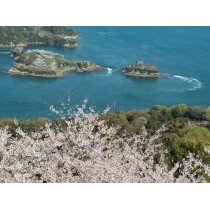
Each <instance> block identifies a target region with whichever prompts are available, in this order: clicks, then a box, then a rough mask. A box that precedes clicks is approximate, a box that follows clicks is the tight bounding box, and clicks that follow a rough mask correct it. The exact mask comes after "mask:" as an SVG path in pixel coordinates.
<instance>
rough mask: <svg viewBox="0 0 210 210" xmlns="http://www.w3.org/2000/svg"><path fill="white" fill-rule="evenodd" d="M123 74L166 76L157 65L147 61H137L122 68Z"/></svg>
mask: <svg viewBox="0 0 210 210" xmlns="http://www.w3.org/2000/svg"><path fill="white" fill-rule="evenodd" d="M121 72H122V74H123V75H126V76H136V77H146V78H147V77H153V78H155V77H164V75H163V74H161V73H160V72H159V71H158V69H157V68H156V66H153V65H151V64H148V63H145V62H144V61H137V62H136V63H135V64H131V65H129V66H126V67H123V68H122V70H121Z"/></svg>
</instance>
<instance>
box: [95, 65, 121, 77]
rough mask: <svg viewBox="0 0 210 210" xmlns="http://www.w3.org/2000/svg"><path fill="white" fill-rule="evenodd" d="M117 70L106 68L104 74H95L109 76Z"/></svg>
mask: <svg viewBox="0 0 210 210" xmlns="http://www.w3.org/2000/svg"><path fill="white" fill-rule="evenodd" d="M116 71H117V70H113V69H112V68H109V67H108V68H106V71H105V74H101V75H97V77H109V76H111V75H112V74H113V73H114V72H116Z"/></svg>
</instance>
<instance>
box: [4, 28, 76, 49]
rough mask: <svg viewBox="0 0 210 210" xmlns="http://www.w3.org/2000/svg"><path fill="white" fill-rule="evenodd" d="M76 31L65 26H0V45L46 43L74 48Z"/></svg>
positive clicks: (20, 45)
mask: <svg viewBox="0 0 210 210" xmlns="http://www.w3.org/2000/svg"><path fill="white" fill-rule="evenodd" d="M77 38H78V35H77V33H76V32H75V31H74V30H73V29H72V28H67V27H65V26H0V47H2V48H4V47H25V46H27V45H34V44H47V45H55V46H62V47H70V48H76V47H77V43H76V39H77Z"/></svg>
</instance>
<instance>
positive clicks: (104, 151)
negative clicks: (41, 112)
mask: <svg viewBox="0 0 210 210" xmlns="http://www.w3.org/2000/svg"><path fill="white" fill-rule="evenodd" d="M86 103H87V101H86V100H85V101H84V104H83V105H82V106H81V107H76V109H74V110H72V109H68V112H67V115H65V116H64V115H63V117H62V119H63V120H64V121H65V124H66V126H65V128H62V127H60V126H59V125H58V126H57V127H55V126H53V125H52V123H49V122H48V123H46V124H45V126H44V127H43V128H42V129H41V131H39V132H30V133H26V132H24V131H23V130H22V129H21V128H20V127H19V126H18V123H17V122H15V123H16V131H15V135H14V134H12V133H10V132H9V129H8V126H6V127H5V128H4V129H0V182H6V183H11V182H12V183H17V182H21V183H25V182H30V183H31V182H32V183H37V182H39V183H49V182H50V183H57V182H60V183H73V182H78V183H87V182H88V183H89V182H91V183H103V182H105V183H110V182H111V183H131V182H132V183H150V182H152V183H155V182H158V183H165V182H206V177H209V175H210V167H209V166H208V165H205V164H203V163H202V161H201V160H200V159H199V157H197V156H195V155H193V154H191V153H189V155H188V157H187V158H186V159H185V160H183V161H182V162H180V163H177V164H175V165H174V167H173V168H172V169H170V170H169V169H168V167H167V165H166V164H165V162H164V154H165V153H167V151H162V150H161V145H160V144H155V143H154V142H155V140H157V139H158V138H160V137H161V135H162V133H163V132H164V131H165V130H167V128H166V126H164V125H162V127H161V128H160V129H159V130H157V132H156V133H155V134H154V135H152V136H149V135H148V133H147V131H146V129H145V127H141V128H139V129H141V132H140V133H141V134H140V135H133V136H131V137H126V136H124V137H122V136H119V135H118V134H117V131H118V128H117V127H112V126H108V125H107V124H106V122H105V121H103V120H100V118H99V116H100V115H99V114H98V113H96V112H95V111H94V110H93V108H90V109H89V110H90V111H89V112H88V113H87V112H85V109H86ZM51 110H52V111H54V112H56V113H57V114H63V112H61V111H57V110H56V109H55V108H54V107H53V106H51ZM107 111H108V108H107V109H106V110H105V111H104V113H106V112H107ZM206 151H207V152H210V150H209V148H206ZM157 157H158V162H157V161H155V158H157Z"/></svg>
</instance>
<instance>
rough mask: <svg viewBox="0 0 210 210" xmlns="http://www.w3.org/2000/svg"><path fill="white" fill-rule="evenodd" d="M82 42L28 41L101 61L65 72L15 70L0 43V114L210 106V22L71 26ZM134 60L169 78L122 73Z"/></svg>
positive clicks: (66, 54) (71, 56) (74, 56)
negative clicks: (90, 68)
mask: <svg viewBox="0 0 210 210" xmlns="http://www.w3.org/2000/svg"><path fill="white" fill-rule="evenodd" d="M72 28H73V29H75V30H76V31H77V32H78V34H79V37H80V38H79V39H78V48H76V49H68V48H62V47H55V46H46V45H38V46H28V47H26V49H45V50H50V51H53V52H57V53H61V54H63V55H64V57H65V58H67V59H72V60H91V61H92V62H94V63H97V64H99V65H101V66H103V69H102V70H100V71H95V72H92V73H81V72H77V73H76V72H69V73H66V74H65V77H63V78H41V77H30V76H11V75H8V74H7V71H8V69H9V68H10V67H11V65H12V64H13V62H14V61H13V60H12V59H11V58H10V57H9V52H10V49H2V48H1V49H0V117H1V118H2V117H12V118H13V117H17V118H37V117H48V118H54V117H55V115H53V113H52V112H51V111H50V109H49V107H50V105H54V106H55V107H57V108H62V105H61V103H62V102H64V103H65V102H66V101H67V98H68V94H69V92H70V100H71V101H70V102H71V106H72V107H74V106H75V105H81V104H82V103H83V100H84V99H85V98H88V106H95V108H96V110H97V111H102V110H104V109H105V108H106V107H107V106H111V107H112V110H121V109H124V110H137V109H149V108H151V107H152V106H153V105H155V104H161V105H164V106H167V107H168V106H172V105H174V104H178V103H185V104H187V105H190V106H197V105H199V106H210V83H209V79H210V27H131V26H129V27H87V26H86V27H81V26H80V27H72ZM136 61H145V62H148V63H150V64H153V65H155V66H156V67H157V68H158V69H159V70H160V72H161V73H165V74H167V75H168V77H167V78H158V79H151V78H150V79H148V78H133V77H126V76H123V75H122V74H121V72H120V70H121V68H122V67H124V66H127V65H129V64H132V63H135V62H136Z"/></svg>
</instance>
